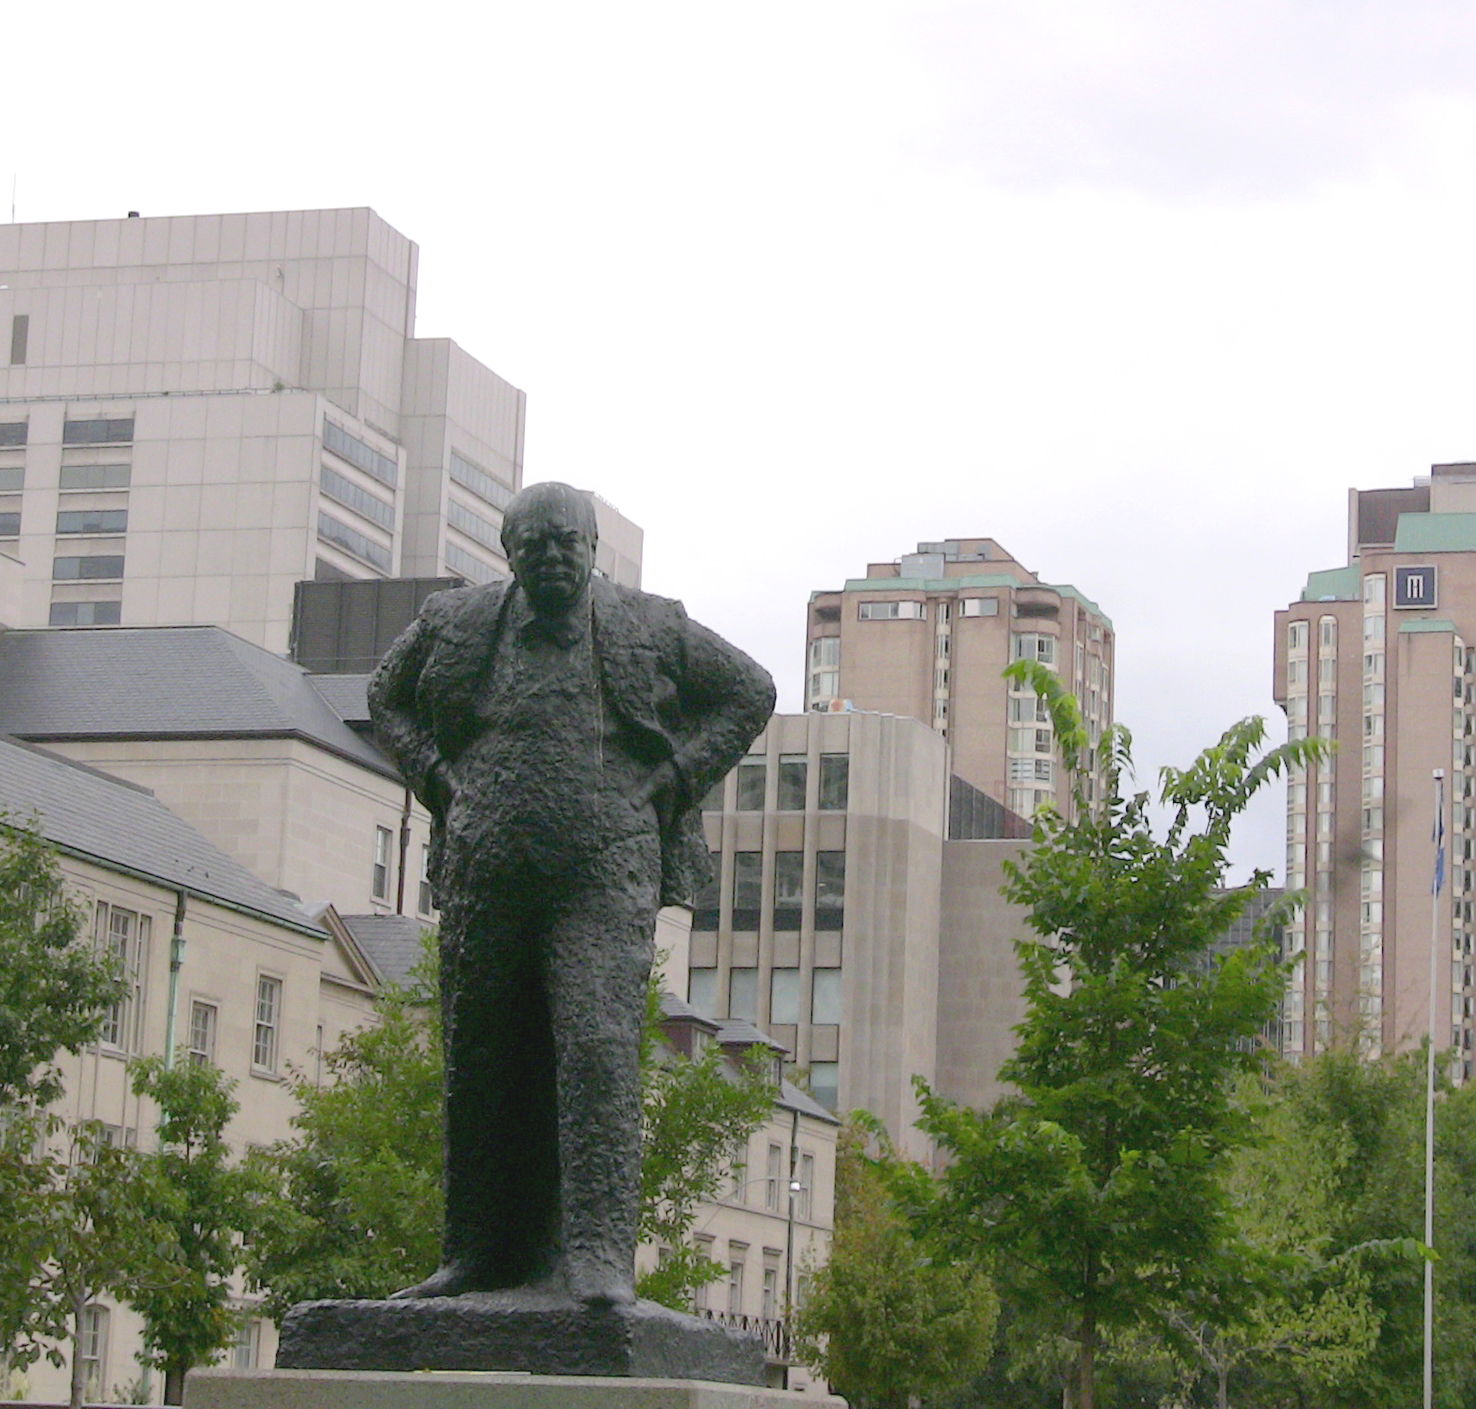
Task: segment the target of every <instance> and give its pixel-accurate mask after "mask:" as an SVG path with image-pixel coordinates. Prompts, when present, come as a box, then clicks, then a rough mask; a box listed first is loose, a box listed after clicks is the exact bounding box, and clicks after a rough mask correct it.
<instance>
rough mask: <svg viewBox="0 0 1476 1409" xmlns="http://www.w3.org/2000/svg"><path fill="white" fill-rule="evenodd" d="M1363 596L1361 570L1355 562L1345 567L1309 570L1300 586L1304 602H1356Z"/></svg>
mask: <svg viewBox="0 0 1476 1409" xmlns="http://www.w3.org/2000/svg"><path fill="white" fill-rule="evenodd" d="M1361 596H1363V570H1362V569H1361V568H1360V567H1359V566H1358V564H1357V563H1349V564H1348V566H1347V567H1345V568H1327V569H1326V570H1325V571H1323V572H1309V573H1308V574H1307V585H1306V586H1305V587H1304V588H1302V600H1303V601H1304V602H1356V601H1357V600H1358V599H1359V598H1360V597H1361Z"/></svg>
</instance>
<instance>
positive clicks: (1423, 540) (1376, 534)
mask: <svg viewBox="0 0 1476 1409" xmlns="http://www.w3.org/2000/svg"><path fill="white" fill-rule="evenodd" d="M1275 695H1276V700H1277V703H1278V704H1280V705H1281V706H1282V708H1283V709H1284V710H1285V711H1286V716H1287V727H1288V731H1289V733H1290V735H1291V737H1293V738H1300V737H1305V736H1306V735H1307V734H1309V733H1310V734H1315V735H1320V736H1322V737H1324V738H1327V739H1330V740H1332V741H1334V742H1335V743H1336V744H1337V748H1336V751H1335V752H1334V753H1333V755H1332V756H1331V757H1330V758H1329V759H1328V760H1327V761H1326V762H1324V763H1322V764H1320V765H1318V766H1315V767H1311V768H1308V769H1306V770H1304V771H1301V772H1298V773H1297V774H1296V775H1294V776H1293V777H1292V778H1291V779H1290V780H1289V782H1288V787H1287V878H1286V880H1287V886H1288V887H1289V888H1290V889H1294V890H1297V889H1303V888H1305V889H1306V890H1307V893H1308V898H1307V903H1306V905H1305V907H1304V909H1303V911H1302V914H1301V917H1300V919H1299V920H1297V921H1296V922H1294V923H1293V924H1292V925H1291V926H1290V928H1289V929H1288V931H1287V934H1286V942H1287V947H1288V949H1289V950H1290V951H1291V952H1292V953H1294V954H1301V955H1303V956H1304V961H1303V963H1302V964H1301V966H1300V968H1299V969H1298V971H1297V973H1296V974H1295V976H1294V977H1293V979H1292V982H1291V987H1290V989H1289V991H1288V994H1287V999H1286V1004H1285V1009H1284V1013H1283V1028H1282V1043H1283V1050H1284V1051H1285V1052H1286V1053H1287V1054H1288V1055H1289V1056H1291V1057H1293V1058H1296V1057H1298V1056H1300V1055H1302V1054H1304V1053H1312V1052H1317V1051H1322V1050H1324V1049H1326V1048H1328V1047H1330V1046H1333V1045H1336V1044H1338V1043H1347V1044H1356V1045H1357V1046H1358V1048H1359V1049H1360V1050H1362V1051H1364V1052H1366V1053H1369V1054H1378V1053H1380V1052H1387V1051H1396V1050H1400V1049H1404V1048H1408V1047H1411V1046H1414V1045H1417V1044H1418V1043H1419V1042H1420V1041H1421V1039H1422V1038H1423V1037H1424V1035H1425V1033H1426V1031H1427V1030H1428V1027H1429V1020H1430V1002H1429V996H1428V995H1429V982H1430V980H1429V972H1430V958H1431V952H1430V944H1431V937H1432V934H1433V935H1434V942H1435V944H1436V946H1437V947H1436V952H1435V956H1434V957H1435V964H1436V975H1437V998H1436V1012H1435V1027H1436V1042H1437V1044H1438V1045H1440V1046H1441V1047H1445V1046H1447V1045H1449V1046H1451V1047H1453V1048H1454V1049H1455V1050H1456V1052H1457V1053H1458V1058H1457V1061H1456V1063H1455V1066H1454V1070H1455V1071H1456V1073H1457V1074H1458V1075H1470V1073H1471V1062H1472V1055H1473V1054H1472V1026H1473V1025H1472V1005H1473V1001H1476V983H1473V964H1476V958H1473V946H1472V935H1473V924H1472V920H1473V914H1472V911H1473V901H1476V869H1473V868H1476V464H1450V465H1436V466H1434V467H1433V468H1432V471H1431V474H1430V476H1429V478H1428V479H1421V480H1418V481H1416V482H1415V483H1414V485H1413V486H1412V487H1410V488H1408V489H1377V490H1362V491H1360V490H1352V491H1350V494H1349V514H1348V562H1347V564H1346V565H1345V566H1342V567H1336V568H1332V569H1330V570H1327V571H1323V572H1314V573H1312V574H1311V575H1310V576H1309V577H1308V579H1307V585H1306V587H1305V589H1304V590H1303V592H1302V595H1301V598H1300V599H1299V600H1298V601H1296V602H1293V603H1292V604H1291V605H1290V606H1289V607H1288V608H1287V609H1286V610H1285V611H1281V612H1277V614H1276V663H1275ZM1437 772H1440V773H1442V774H1443V775H1444V776H1443V780H1442V784H1443V797H1444V816H1443V818H1442V819H1441V821H1442V824H1443V828H1444V838H1443V845H1444V849H1445V851H1446V853H1447V856H1448V864H1447V865H1446V867H1445V875H1444V884H1443V886H1442V889H1441V893H1440V895H1439V896H1438V897H1432V893H1431V892H1432V884H1433V877H1434V871H1435V864H1436V862H1435V853H1436V845H1437V844H1436V839H1435V833H1436V830H1437V828H1436V786H1437V785H1436V782H1435V778H1434V775H1435V774H1436V773H1437ZM1432 906H1433V910H1432Z"/></svg>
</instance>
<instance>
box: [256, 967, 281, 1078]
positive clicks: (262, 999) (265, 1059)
mask: <svg viewBox="0 0 1476 1409" xmlns="http://www.w3.org/2000/svg"><path fill="white" fill-rule="evenodd" d="M281 1022H282V980H281V979H279V978H272V977H271V976H270V975H268V974H258V975H257V979H256V1023H255V1027H254V1029H253V1033H252V1039H251V1065H252V1066H253V1067H255V1068H256V1070H257V1071H269V1072H275V1071H276V1069H277V1045H278V1035H279V1030H280V1027H281Z"/></svg>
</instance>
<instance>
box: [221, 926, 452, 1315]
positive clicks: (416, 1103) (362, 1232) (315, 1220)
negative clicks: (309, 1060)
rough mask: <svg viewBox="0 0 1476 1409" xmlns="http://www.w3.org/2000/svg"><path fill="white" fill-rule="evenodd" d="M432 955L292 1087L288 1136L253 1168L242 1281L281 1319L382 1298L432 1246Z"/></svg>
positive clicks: (436, 1113)
mask: <svg viewBox="0 0 1476 1409" xmlns="http://www.w3.org/2000/svg"><path fill="white" fill-rule="evenodd" d="M435 982H436V979H435V964H434V951H433V949H430V948H428V949H427V957H426V958H425V959H424V960H423V961H422V963H421V965H420V967H419V968H418V969H417V970H416V972H415V974H414V975H413V976H412V979H411V982H410V983H409V984H408V985H407V986H404V987H398V986H394V985H391V986H387V987H386V988H385V989H383V990H382V991H381V993H380V994H379V996H378V998H377V999H376V1001H375V1008H376V1011H377V1014H378V1021H377V1022H376V1023H374V1024H372V1025H370V1026H368V1027H364V1028H360V1029H359V1030H358V1031H356V1032H351V1033H348V1034H347V1035H346V1036H345V1037H344V1038H343V1040H342V1041H341V1042H340V1043H339V1045H338V1046H337V1047H336V1048H335V1049H334V1050H333V1051H331V1052H329V1053H327V1054H326V1055H325V1057H324V1067H325V1069H326V1072H327V1076H328V1079H327V1080H326V1081H325V1083H324V1084H323V1085H322V1086H317V1085H315V1084H314V1083H312V1082H310V1081H307V1080H305V1079H303V1078H302V1077H301V1076H300V1075H299V1076H296V1077H295V1078H294V1082H293V1089H294V1092H295V1094H296V1096H297V1098H298V1101H299V1102H300V1109H299V1111H298V1114H297V1115H296V1116H295V1117H294V1118H293V1122H292V1123H293V1126H294V1128H295V1130H296V1132H297V1133H296V1135H295V1136H294V1137H293V1138H292V1139H290V1140H285V1141H281V1142H279V1143H278V1144H277V1145H275V1146H273V1147H272V1148H271V1149H270V1150H267V1151H263V1152H262V1153H261V1154H259V1155H258V1156H257V1158H256V1161H255V1164H256V1168H257V1169H258V1172H259V1175H260V1177H261V1180H262V1183H263V1186H264V1189H265V1190H266V1192H265V1193H264V1194H263V1196H262V1204H261V1207H260V1209H259V1217H258V1223H259V1231H258V1234H257V1236H256V1238H255V1239H254V1241H253V1243H252V1245H251V1247H250V1248H249V1249H248V1251H247V1260H248V1269H249V1271H248V1275H249V1277H250V1279H251V1281H252V1282H253V1283H254V1284H255V1285H256V1286H258V1287H260V1288H262V1289H264V1290H265V1292H266V1298H265V1306H266V1309H267V1310H268V1311H269V1312H270V1314H271V1315H273V1316H274V1317H277V1318H279V1319H280V1317H281V1316H282V1314H283V1312H285V1310H286V1309H287V1308H288V1307H289V1306H291V1305H292V1304H293V1303H294V1302H298V1301H309V1300H313V1299H316V1298H320V1297H382V1296H387V1295H388V1294H389V1293H390V1292H392V1291H394V1290H396V1289H397V1288H399V1287H403V1286H406V1285H407V1284H409V1283H412V1282H416V1281H419V1280H421V1279H422V1278H424V1277H426V1276H428V1275H429V1274H430V1273H431V1272H433V1271H434V1270H435V1268H436V1264H437V1262H438V1261H439V1255H440V1240H441V1210H442V1193H441V1171H442V1167H443V1162H444V1151H443V1149H442V1143H441V1072H442V1066H441V1061H442V1058H441V1032H440V1007H439V1004H438V1003H437V1002H435V1001H434V992H435Z"/></svg>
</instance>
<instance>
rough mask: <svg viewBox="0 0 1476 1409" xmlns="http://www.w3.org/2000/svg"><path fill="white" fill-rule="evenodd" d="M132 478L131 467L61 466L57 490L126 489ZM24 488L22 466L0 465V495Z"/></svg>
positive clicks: (23, 467) (24, 470) (24, 481)
mask: <svg viewBox="0 0 1476 1409" xmlns="http://www.w3.org/2000/svg"><path fill="white" fill-rule="evenodd" d="M132 478H133V466H131V465H63V466H62V467H61V473H60V475H59V477H58V479H57V488H58V489H69V490H70V489H127V488H128V486H129V483H130V482H131V480H132ZM25 487H26V467H25V466H24V465H0V494H13V493H16V492H17V491H19V490H22V489H24V488H25Z"/></svg>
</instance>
